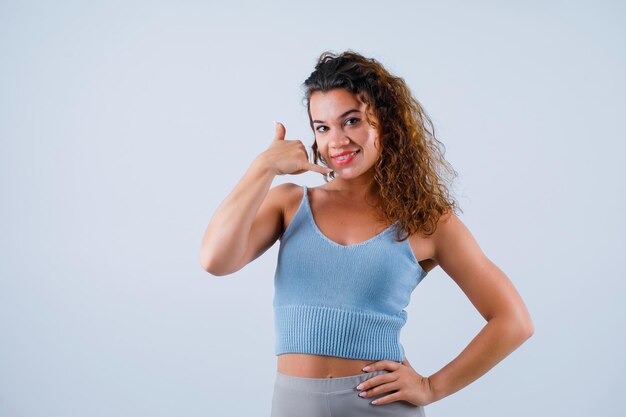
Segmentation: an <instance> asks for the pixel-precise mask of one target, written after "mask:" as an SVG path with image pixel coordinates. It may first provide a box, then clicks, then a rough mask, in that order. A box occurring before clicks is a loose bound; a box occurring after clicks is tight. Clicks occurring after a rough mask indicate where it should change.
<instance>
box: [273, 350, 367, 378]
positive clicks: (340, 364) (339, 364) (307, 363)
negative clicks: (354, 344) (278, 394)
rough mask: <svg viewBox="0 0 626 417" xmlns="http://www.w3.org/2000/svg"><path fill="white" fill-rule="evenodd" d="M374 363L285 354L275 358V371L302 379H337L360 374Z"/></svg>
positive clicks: (323, 356)
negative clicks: (364, 368)
mask: <svg viewBox="0 0 626 417" xmlns="http://www.w3.org/2000/svg"><path fill="white" fill-rule="evenodd" d="M374 362H376V361H374V360H363V359H350V358H340V357H337V356H326V355H313V354H308V353H285V354H282V355H278V356H277V370H278V372H281V373H283V374H286V375H291V376H299V377H304V378H339V377H345V376H353V375H359V374H362V373H364V372H363V370H362V368H363V367H364V366H366V365H369V364H371V363H374Z"/></svg>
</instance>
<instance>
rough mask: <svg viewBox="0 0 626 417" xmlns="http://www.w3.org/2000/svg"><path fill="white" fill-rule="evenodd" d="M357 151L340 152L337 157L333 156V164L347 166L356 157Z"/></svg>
mask: <svg viewBox="0 0 626 417" xmlns="http://www.w3.org/2000/svg"><path fill="white" fill-rule="evenodd" d="M358 152H359V151H358V150H356V151H352V152H350V151H346V152H342V153H340V154H338V156H337V155H336V156H333V157H332V158H333V159H334V160H335V163H336V164H337V165H342V166H343V165H347V164H348V163H350V161H352V160H353V159H354V157H355V156H356V154H357V153H358Z"/></svg>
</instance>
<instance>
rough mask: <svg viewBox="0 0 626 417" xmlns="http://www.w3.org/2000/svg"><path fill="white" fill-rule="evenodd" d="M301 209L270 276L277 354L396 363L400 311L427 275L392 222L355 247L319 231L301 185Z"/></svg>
mask: <svg viewBox="0 0 626 417" xmlns="http://www.w3.org/2000/svg"><path fill="white" fill-rule="evenodd" d="M302 188H303V195H302V201H301V202H300V206H299V207H298V210H297V211H296V214H295V215H294V216H293V219H292V220H291V222H290V223H289V225H288V226H287V229H286V230H285V231H284V233H283V234H282V236H281V237H280V248H279V250H278V261H277V265H276V273H275V275H274V288H275V292H274V299H273V307H274V322H275V329H276V340H275V342H276V343H275V354H276V355H281V354H284V353H308V354H316V355H327V356H337V357H342V358H351V359H363V360H372V361H374V360H383V359H389V360H394V361H397V362H401V361H402V360H403V359H404V347H403V346H402V344H401V343H400V330H401V329H402V327H403V326H404V324H405V323H406V320H407V313H406V311H405V310H404V308H405V307H406V306H407V305H408V304H409V301H410V297H411V293H412V292H413V290H414V289H415V287H416V286H417V285H418V284H419V283H420V282H421V280H422V279H423V278H424V277H425V276H426V274H427V272H425V271H424V270H423V269H422V267H421V266H420V264H419V263H418V262H417V259H416V258H415V256H414V255H413V251H412V250H411V246H410V245H409V241H408V239H407V240H404V241H402V242H396V241H395V230H396V227H397V226H398V222H395V223H394V224H393V225H391V226H389V227H388V228H387V229H385V230H384V231H383V232H381V233H379V234H378V235H376V236H374V237H372V238H371V239H368V240H366V241H364V242H360V243H357V244H354V245H341V244H339V243H336V242H334V241H332V240H330V239H329V238H327V237H326V236H325V235H324V234H323V233H322V232H321V230H320V229H319V228H318V227H317V225H316V223H315V220H314V218H313V214H312V211H311V206H310V204H309V199H308V195H307V194H308V193H307V187H306V186H303V187H302Z"/></svg>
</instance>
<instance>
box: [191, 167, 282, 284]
mask: <svg viewBox="0 0 626 417" xmlns="http://www.w3.org/2000/svg"><path fill="white" fill-rule="evenodd" d="M275 176H276V174H275V173H274V172H273V171H272V170H271V168H270V167H269V165H268V164H267V163H266V162H265V160H264V158H263V157H262V156H259V157H257V158H256V159H255V160H254V161H253V162H252V164H251V165H250V167H249V168H248V170H247V171H246V173H245V174H244V176H243V177H242V178H241V179H240V180H239V182H238V183H237V185H236V186H235V188H234V189H233V190H232V191H231V192H230V194H228V196H227V197H226V198H225V199H224V201H222V203H221V204H220V205H219V206H218V208H217V210H216V211H215V213H214V214H213V217H212V218H211V220H210V222H209V225H208V226H207V228H206V231H205V232H204V236H203V238H202V244H201V248H200V264H201V265H202V267H203V268H204V269H205V270H206V271H207V272H210V273H211V274H213V275H226V274H229V273H233V272H235V271H237V270H239V269H240V268H242V267H243V266H244V265H245V264H246V263H247V262H244V261H243V258H244V256H245V254H246V252H247V250H248V246H249V245H248V240H249V237H250V234H251V230H252V229H253V223H255V224H256V225H257V227H256V229H257V234H259V233H260V231H259V230H258V229H259V227H263V229H264V231H263V232H262V233H261V234H263V235H267V236H268V239H269V238H270V237H274V236H275V235H277V234H278V233H279V232H280V229H279V228H281V227H282V224H281V220H282V212H281V208H280V206H278V204H277V201H276V200H277V199H276V198H268V199H266V196H267V195H268V191H269V188H270V186H271V185H272V181H273V179H274V177H275ZM262 204H263V206H264V207H263V209H262V210H260V208H261V205H262ZM255 219H257V220H255ZM274 241H275V239H274Z"/></svg>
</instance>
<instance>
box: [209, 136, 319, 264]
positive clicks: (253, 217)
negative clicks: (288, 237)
mask: <svg viewBox="0 0 626 417" xmlns="http://www.w3.org/2000/svg"><path fill="white" fill-rule="evenodd" d="M284 137H285V127H284V126H283V125H282V124H277V126H276V136H275V138H274V140H273V141H272V144H271V146H270V147H269V148H268V149H267V150H266V151H264V152H263V153H261V154H260V155H259V156H257V157H256V158H255V159H254V161H253V162H252V164H251V165H250V167H249V168H248V170H247V171H246V173H245V174H244V176H243V177H242V178H241V180H239V182H238V183H237V185H236V186H235V188H234V189H233V190H232V191H231V192H230V194H229V195H228V196H227V197H226V199H224V201H222V203H221V204H220V205H219V206H218V208H217V210H216V211H215V213H214V214H213V217H212V218H211V220H210V222H209V225H208V226H207V228H206V231H205V233H204V237H203V239H202V245H201V249H200V264H201V265H202V267H203V268H204V269H205V270H206V271H207V272H209V273H210V274H212V275H218V276H221V275H228V274H232V273H233V272H236V271H238V270H240V269H241V268H243V267H244V266H245V265H247V264H248V263H249V262H251V261H253V260H254V259H256V258H257V257H259V256H260V255H261V254H262V253H264V252H265V251H266V250H267V249H269V248H270V247H271V246H272V245H273V244H274V243H275V242H276V240H277V239H278V237H279V236H280V234H281V233H282V228H283V204H284V201H285V200H286V198H285V197H286V192H287V187H288V186H289V185H288V184H283V185H279V186H276V187H274V188H272V189H271V190H270V186H271V185H272V181H273V179H274V177H275V176H276V175H284V174H301V173H303V172H306V171H308V170H313V171H316V172H319V173H326V172H329V170H328V169H327V168H325V167H322V166H319V165H315V164H312V163H310V162H309V161H308V154H307V152H306V148H305V147H304V145H303V144H302V142H301V141H299V140H289V141H286V140H284Z"/></svg>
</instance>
